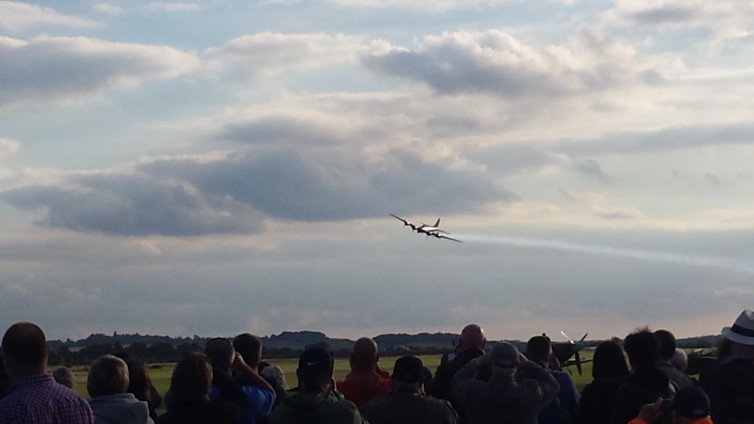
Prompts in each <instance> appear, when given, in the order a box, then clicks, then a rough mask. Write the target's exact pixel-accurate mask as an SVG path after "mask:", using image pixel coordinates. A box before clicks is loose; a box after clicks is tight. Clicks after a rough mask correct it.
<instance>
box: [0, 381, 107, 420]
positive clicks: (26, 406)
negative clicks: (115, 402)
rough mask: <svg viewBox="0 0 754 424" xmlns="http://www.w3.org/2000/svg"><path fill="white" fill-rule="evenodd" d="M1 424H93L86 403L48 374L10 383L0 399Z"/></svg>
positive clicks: (89, 408) (90, 409) (90, 412)
mask: <svg viewBox="0 0 754 424" xmlns="http://www.w3.org/2000/svg"><path fill="white" fill-rule="evenodd" d="M0 423H3V424H92V423H94V414H93V413H92V408H91V407H90V406H89V403H88V402H87V401H86V400H84V399H83V398H82V397H81V396H79V395H78V394H76V392H74V391H73V390H71V389H69V388H68V387H65V386H63V385H62V384H58V383H57V382H55V380H54V379H53V378H52V376H51V375H49V374H43V375H34V376H31V377H24V378H21V379H19V380H16V381H14V382H12V383H11V385H10V386H9V387H8V389H7V390H6V392H5V396H3V397H2V399H0Z"/></svg>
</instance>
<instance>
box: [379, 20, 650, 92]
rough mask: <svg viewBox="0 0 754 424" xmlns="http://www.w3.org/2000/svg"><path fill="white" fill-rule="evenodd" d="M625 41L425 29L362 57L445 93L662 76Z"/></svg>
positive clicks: (625, 82) (621, 82)
mask: <svg viewBox="0 0 754 424" xmlns="http://www.w3.org/2000/svg"><path fill="white" fill-rule="evenodd" d="M638 59H639V58H638V57H637V53H636V51H635V50H634V49H633V48H631V47H630V46H628V45H625V44H622V43H619V42H616V41H612V40H609V39H606V38H602V37H600V36H597V35H596V34H592V33H588V32H585V33H582V34H581V36H580V37H579V38H578V39H577V40H576V41H574V42H572V43H571V44H570V45H567V44H564V45H552V46H549V47H547V48H545V49H538V48H536V47H534V46H531V45H527V44H525V43H523V42H521V41H520V40H518V39H516V38H514V37H513V36H511V35H509V34H506V33H504V32H502V31H498V30H489V31H486V32H467V31H458V32H446V33H443V34H441V35H439V36H427V37H425V38H424V39H423V40H422V43H421V45H420V46H419V47H418V48H415V49H408V48H404V47H393V48H392V49H389V50H387V51H385V52H375V53H370V54H368V55H366V56H365V58H364V63H365V65H366V66H367V67H368V68H369V69H371V70H373V71H374V72H377V73H378V74H381V75H386V76H391V77H397V78H401V79H406V80H409V81H414V82H419V83H422V84H424V85H426V86H428V87H430V88H431V89H433V90H434V91H436V92H437V93H440V94H445V95H459V94H469V93H471V94H476V93H484V94H489V95H494V96H500V97H504V98H513V99H517V98H527V97H531V98H550V97H562V96H568V95H577V94H585V93H594V92H600V91H604V90H610V89H614V88H618V87H623V86H631V85H651V84H657V83H662V81H663V77H662V75H661V74H660V73H659V71H657V70H656V69H653V68H652V67H650V65H649V64H643V63H642V61H641V60H638Z"/></svg>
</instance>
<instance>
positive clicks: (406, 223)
mask: <svg viewBox="0 0 754 424" xmlns="http://www.w3.org/2000/svg"><path fill="white" fill-rule="evenodd" d="M390 216H392V217H393V218H395V219H397V220H398V221H401V222H402V223H403V225H408V226H409V227H411V229H414V230H415V229H416V225H414V223H413V222H411V221H407V220H405V219H403V218H401V217H400V216H398V215H393V214H390Z"/></svg>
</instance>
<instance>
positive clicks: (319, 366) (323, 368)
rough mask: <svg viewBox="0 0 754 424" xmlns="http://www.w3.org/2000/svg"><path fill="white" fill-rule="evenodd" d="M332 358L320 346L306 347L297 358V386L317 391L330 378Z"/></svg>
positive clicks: (304, 389) (303, 389) (305, 389)
mask: <svg viewBox="0 0 754 424" xmlns="http://www.w3.org/2000/svg"><path fill="white" fill-rule="evenodd" d="M333 364H334V359H333V356H332V355H330V352H328V351H327V350H325V349H324V348H321V347H310V348H306V349H305V350H304V352H303V353H302V354H301V356H300V357H299V359H298V369H296V376H297V377H298V382H299V388H300V389H301V390H302V391H319V390H322V387H323V386H324V385H325V384H327V383H328V382H329V381H330V379H332V372H333Z"/></svg>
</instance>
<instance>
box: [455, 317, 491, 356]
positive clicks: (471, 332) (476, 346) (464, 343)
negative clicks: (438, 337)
mask: <svg viewBox="0 0 754 424" xmlns="http://www.w3.org/2000/svg"><path fill="white" fill-rule="evenodd" d="M486 342H487V339H486V338H485V337H484V330H482V327H480V326H479V325H477V324H469V325H467V326H466V327H463V330H461V338H460V340H458V353H463V352H464V351H467V350H484V345H485V343H486Z"/></svg>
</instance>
